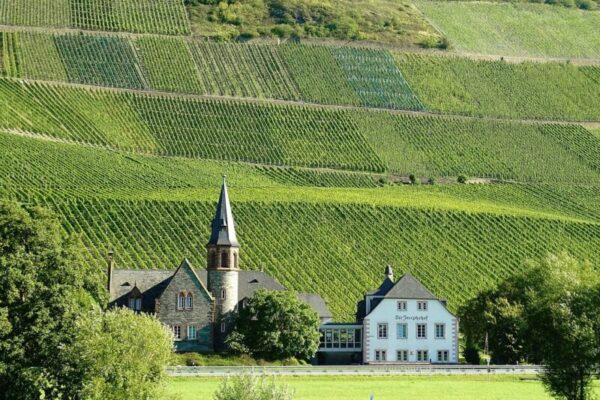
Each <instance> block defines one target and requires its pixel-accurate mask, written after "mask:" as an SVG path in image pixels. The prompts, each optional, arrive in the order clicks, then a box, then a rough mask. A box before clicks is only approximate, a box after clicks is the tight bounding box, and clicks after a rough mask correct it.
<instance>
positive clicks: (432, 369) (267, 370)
mask: <svg viewBox="0 0 600 400" xmlns="http://www.w3.org/2000/svg"><path fill="white" fill-rule="evenodd" d="M541 371H542V367H541V366H539V365H491V366H489V367H487V366H475V365H339V366H338V365H335V366H329V365H328V366H296V367H260V366H257V367H246V366H235V367H183V366H181V367H168V368H167V374H168V375H170V376H198V377H211V376H212V377H225V376H233V375H239V374H243V373H250V374H256V375H277V376H346V375H363V376H364V375H377V376H381V375H488V374H494V375H499V374H501V375H525V374H538V373H540V372H541Z"/></svg>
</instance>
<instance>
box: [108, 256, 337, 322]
mask: <svg viewBox="0 0 600 400" xmlns="http://www.w3.org/2000/svg"><path fill="white" fill-rule="evenodd" d="M185 262H186V260H184V262H183V263H185ZM183 263H182V265H183ZM194 272H195V273H196V275H197V276H198V278H199V279H200V282H201V283H202V284H203V285H204V286H205V287H206V286H207V282H206V275H207V273H206V270H205V269H194ZM174 273H175V271H173V270H148V269H136V270H131V269H115V270H114V271H113V280H112V285H111V290H110V303H117V304H123V305H126V304H127V297H128V295H129V293H130V292H131V291H132V290H133V288H134V287H137V288H138V289H139V291H140V292H141V293H142V309H143V310H144V311H152V310H153V309H154V300H155V299H156V298H158V297H159V296H160V295H161V293H162V292H163V290H164V289H165V287H167V285H168V284H169V281H170V280H171V278H172V277H173V275H174ZM258 289H268V290H286V288H285V286H283V285H282V284H281V283H279V282H277V281H276V280H275V279H273V278H272V277H271V276H269V275H268V274H266V273H264V272H260V271H239V286H238V297H239V300H240V301H241V300H243V299H244V298H247V297H252V295H253V294H254V292H255V291H256V290H258ZM298 298H300V300H302V301H304V302H305V303H307V304H308V305H310V306H311V307H312V308H313V309H314V310H315V311H316V312H317V313H318V314H319V317H320V318H332V315H331V312H330V311H329V308H328V307H327V304H326V303H325V300H323V298H322V297H321V296H319V295H318V294H315V293H298Z"/></svg>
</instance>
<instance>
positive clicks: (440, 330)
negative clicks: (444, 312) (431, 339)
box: [435, 324, 446, 339]
mask: <svg viewBox="0 0 600 400" xmlns="http://www.w3.org/2000/svg"><path fill="white" fill-rule="evenodd" d="M435 338H436V339H445V338H446V324H435Z"/></svg>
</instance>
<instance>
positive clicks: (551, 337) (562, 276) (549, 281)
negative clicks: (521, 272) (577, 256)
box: [523, 255, 600, 400]
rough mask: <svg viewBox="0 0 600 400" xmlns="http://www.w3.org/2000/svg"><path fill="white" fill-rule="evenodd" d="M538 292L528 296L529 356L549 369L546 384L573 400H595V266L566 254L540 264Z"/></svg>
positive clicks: (599, 317) (599, 302)
mask: <svg viewBox="0 0 600 400" xmlns="http://www.w3.org/2000/svg"><path fill="white" fill-rule="evenodd" d="M531 275H532V276H531V278H532V279H534V280H536V281H537V282H539V289H540V290H537V291H529V292H527V303H526V306H525V307H524V313H523V316H524V320H525V326H526V328H525V330H524V334H525V337H526V338H527V339H526V343H527V345H528V352H529V353H532V354H535V355H536V358H539V359H541V361H542V363H543V364H544V365H545V371H544V373H543V375H542V381H543V382H544V384H545V386H546V388H547V389H548V391H550V393H552V394H553V395H554V396H555V397H557V398H564V399H567V400H588V399H590V398H592V394H591V388H590V383H591V381H592V379H593V377H594V376H596V375H597V374H599V373H600V277H599V274H598V271H596V270H594V269H593V268H592V267H591V265H589V264H582V263H579V262H577V261H576V260H574V259H572V258H570V257H568V256H566V255H561V256H558V257H555V256H551V257H548V258H546V259H544V260H542V261H541V262H539V263H537V265H535V268H534V269H533V270H532V274H531Z"/></svg>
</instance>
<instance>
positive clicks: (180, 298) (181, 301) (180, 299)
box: [177, 292, 185, 310]
mask: <svg viewBox="0 0 600 400" xmlns="http://www.w3.org/2000/svg"><path fill="white" fill-rule="evenodd" d="M184 308H185V293H183V292H181V293H179V294H178V295H177V309H178V310H183V309H184Z"/></svg>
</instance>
